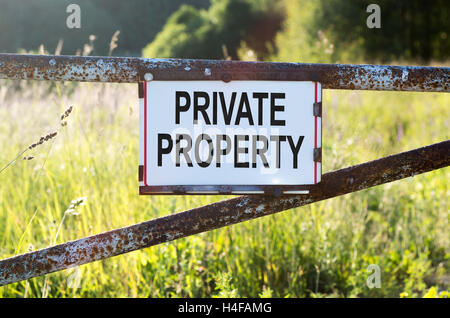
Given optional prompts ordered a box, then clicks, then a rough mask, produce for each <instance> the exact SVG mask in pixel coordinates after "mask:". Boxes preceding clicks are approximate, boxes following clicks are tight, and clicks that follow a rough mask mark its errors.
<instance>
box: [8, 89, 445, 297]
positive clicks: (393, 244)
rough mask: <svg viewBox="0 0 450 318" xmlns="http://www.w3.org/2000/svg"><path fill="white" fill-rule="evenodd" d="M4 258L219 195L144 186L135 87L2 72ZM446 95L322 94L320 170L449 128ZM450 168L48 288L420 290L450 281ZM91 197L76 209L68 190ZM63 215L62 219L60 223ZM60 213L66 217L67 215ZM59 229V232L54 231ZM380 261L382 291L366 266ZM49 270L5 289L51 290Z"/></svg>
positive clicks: (96, 266) (185, 292)
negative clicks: (152, 192) (158, 191)
mask: <svg viewBox="0 0 450 318" xmlns="http://www.w3.org/2000/svg"><path fill="white" fill-rule="evenodd" d="M70 105H73V106H74V108H73V113H72V114H71V115H70V116H69V118H67V126H64V127H62V128H61V129H60V133H59V134H58V135H57V136H56V138H54V140H53V141H51V142H47V143H44V144H42V145H41V147H36V149H32V150H31V151H29V154H28V153H27V156H34V158H33V159H32V160H18V161H17V162H16V163H15V164H14V165H12V166H11V167H9V168H8V169H6V170H5V171H3V172H2V173H1V174H0V182H1V187H0V258H6V257H10V256H13V255H14V254H15V253H24V252H27V251H29V250H35V249H40V248H44V247H48V246H50V245H52V244H53V240H54V239H56V243H62V242H66V241H69V240H74V239H77V238H82V237H84V236H87V235H92V234H96V233H100V232H103V231H107V230H111V229H114V228H118V227H122V226H127V225H130V224H134V223H137V222H142V221H146V220H149V219H152V218H155V217H158V216H162V215H167V214H171V213H174V212H178V211H182V210H185V209H189V208H194V207H197V206H200V205H204V204H207V203H211V202H215V201H218V200H222V199H224V198H225V197H224V196H139V195H138V175H137V171H138V169H137V167H138V141H139V140H138V139H139V136H138V126H139V124H138V123H139V121H138V99H137V86H136V85H130V84H120V85H119V84H92V83H83V84H77V83H65V84H63V83H43V82H31V81H29V82H13V81H2V82H1V86H0V116H1V118H2V119H3V120H2V123H1V124H0V140H1V145H2V151H1V152H0V166H3V165H4V164H6V163H7V162H9V161H10V160H11V159H13V158H14V157H15V156H16V155H17V154H18V153H19V152H20V150H22V149H24V148H26V147H27V146H29V145H30V144H32V143H33V142H35V141H36V139H39V137H40V136H42V135H45V134H47V133H49V132H51V131H53V130H54V129H55V128H57V127H58V125H59V121H60V116H61V113H63V111H64V110H65V109H67V107H68V106H70ZM448 105H449V97H448V94H443V93H442V94H439V93H406V92H398V93H397V92H361V91H360V92H356V91H324V122H323V123H324V127H323V142H324V153H323V158H324V171H325V172H326V171H331V170H335V169H338V168H342V167H346V166H350V165H353V164H357V163H361V162H365V161H368V160H373V159H376V158H378V157H381V156H385V155H389V154H393V153H397V152H401V151H405V150H409V149H413V148H416V147H420V146H425V145H427V144H430V143H435V142H439V141H442V140H446V139H449V132H450V109H449V107H448ZM448 179H449V169H448V168H445V169H441V170H438V171H434V172H431V173H427V174H424V175H420V176H416V177H414V178H408V179H406V180H402V181H399V182H395V183H392V184H387V185H384V186H379V187H376V188H372V189H369V190H365V191H362V192H360V193H355V194H351V195H346V196H343V197H339V198H335V199H331V200H327V201H325V202H321V203H316V204H314V205H311V206H307V207H302V208H297V209H293V210H289V211H286V212H283V213H279V214H276V215H273V216H268V217H265V218H262V219H258V220H254V221H250V222H246V223H243V224H239V225H234V226H231V227H228V228H224V229H220V230H215V231H211V232H208V233H203V234H198V235H195V236H192V237H188V238H184V239H180V240H177V241H175V242H171V243H166V244H162V245H159V246H156V247H152V248H148V249H145V250H141V251H136V252H132V253H129V254H126V255H122V256H118V257H114V258H112V259H108V260H105V261H101V262H96V263H92V264H88V265H84V266H81V267H80V268H79V270H78V272H76V273H78V274H77V275H79V284H71V283H70V282H71V281H72V280H73V279H72V278H71V277H72V276H71V275H73V274H74V270H73V269H72V270H66V271H62V272H59V273H54V274H50V275H48V276H47V279H48V280H49V281H48V284H47V286H46V287H48V289H47V291H48V297H149V296H150V297H163V296H164V297H179V296H187V297H212V296H218V295H224V294H226V295H233V296H243V297H259V296H264V295H271V296H273V297H285V296H288V297H304V296H314V297H340V296H346V297H355V296H392V297H399V296H400V294H401V293H403V294H402V295H408V296H410V297H414V296H423V295H425V294H426V293H427V291H428V290H429V289H430V288H431V287H433V286H437V287H438V290H439V291H441V290H449V289H450V275H449V273H450V243H449V235H448V229H449V228H450V227H449V221H450V215H449V203H448V199H447V198H448V197H449V189H448ZM84 197H87V200H86V202H85V205H84V206H79V207H78V206H77V209H76V213H67V209H68V207H69V206H70V205H71V202H72V200H74V199H77V198H84ZM63 218H64V220H63ZM62 221H64V222H62ZM56 234H57V235H56ZM370 264H377V265H379V266H380V267H381V269H382V280H381V288H379V289H377V288H374V289H369V288H368V287H367V285H366V279H367V275H368V274H367V272H366V268H367V266H368V265H370ZM44 284H45V278H44V277H37V278H34V279H31V280H29V281H28V282H19V283H16V284H12V285H9V286H6V287H0V297H24V296H25V295H26V296H27V297H42V295H43V289H45V288H44V287H45V286H44Z"/></svg>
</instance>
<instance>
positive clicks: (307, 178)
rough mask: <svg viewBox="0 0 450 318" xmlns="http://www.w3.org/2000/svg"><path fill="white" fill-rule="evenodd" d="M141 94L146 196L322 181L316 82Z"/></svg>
mask: <svg viewBox="0 0 450 318" xmlns="http://www.w3.org/2000/svg"><path fill="white" fill-rule="evenodd" d="M143 95H144V98H141V100H140V103H141V109H140V115H141V116H140V165H141V166H142V170H143V171H141V180H140V186H141V193H158V192H160V193H166V192H169V193H170V192H171V191H170V189H171V188H176V187H177V186H178V189H180V187H179V186H191V187H188V188H189V189H190V192H195V191H194V190H197V192H203V193H209V192H211V193H214V192H215V191H212V190H214V187H217V186H231V187H230V189H233V186H239V193H255V191H251V189H255V187H254V186H258V187H259V188H261V187H260V186H272V188H273V186H278V185H279V186H292V185H312V184H316V183H318V182H320V178H321V163H320V162H318V161H314V149H315V148H321V139H322V138H321V124H322V123H321V117H320V116H321V115H318V114H317V113H314V104H315V103H316V106H317V103H320V102H321V86H320V84H319V83H316V82H299V81H231V82H229V83H225V82H223V81H148V82H146V83H145V85H144V94H143ZM315 115H317V116H315ZM291 188H292V187H291ZM205 189H208V191H205ZM142 190H145V191H142ZM230 192H238V191H230ZM258 192H259V191H258ZM291 192H292V191H291Z"/></svg>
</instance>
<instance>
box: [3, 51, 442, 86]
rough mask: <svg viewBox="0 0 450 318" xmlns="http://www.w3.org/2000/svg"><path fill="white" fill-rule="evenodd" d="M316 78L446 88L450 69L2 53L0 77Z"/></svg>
mask: <svg viewBox="0 0 450 318" xmlns="http://www.w3.org/2000/svg"><path fill="white" fill-rule="evenodd" d="M147 73H151V74H152V76H153V79H154V80H164V81H167V80H174V81H176V80H222V81H224V82H229V81H232V80H275V81H282V80H283V81H317V82H320V83H322V86H323V88H325V89H351V90H390V91H423V92H449V91H450V68H449V67H426V66H390V65H352V64H309V63H274V62H243V61H221V60H193V59H147V58H138V57H91V56H54V55H21V54H0V79H35V80H52V81H87V82H118V83H138V82H139V81H143V80H144V76H145V74H147Z"/></svg>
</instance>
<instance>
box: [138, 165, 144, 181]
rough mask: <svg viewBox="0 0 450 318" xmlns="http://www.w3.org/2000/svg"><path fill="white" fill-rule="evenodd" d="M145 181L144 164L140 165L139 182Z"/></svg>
mask: <svg viewBox="0 0 450 318" xmlns="http://www.w3.org/2000/svg"><path fill="white" fill-rule="evenodd" d="M141 181H144V166H142V165H139V182H141Z"/></svg>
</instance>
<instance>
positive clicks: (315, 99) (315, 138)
mask: <svg viewBox="0 0 450 318" xmlns="http://www.w3.org/2000/svg"><path fill="white" fill-rule="evenodd" d="M314 103H317V82H314ZM316 148H317V116H314V149H316ZM313 156H314V154H313ZM314 183H317V161H314Z"/></svg>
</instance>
